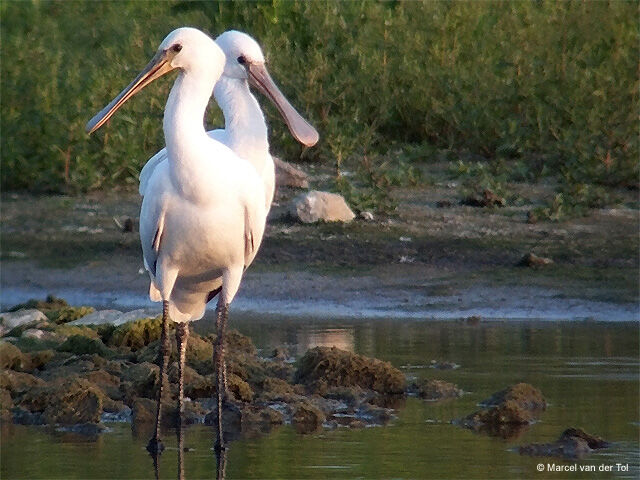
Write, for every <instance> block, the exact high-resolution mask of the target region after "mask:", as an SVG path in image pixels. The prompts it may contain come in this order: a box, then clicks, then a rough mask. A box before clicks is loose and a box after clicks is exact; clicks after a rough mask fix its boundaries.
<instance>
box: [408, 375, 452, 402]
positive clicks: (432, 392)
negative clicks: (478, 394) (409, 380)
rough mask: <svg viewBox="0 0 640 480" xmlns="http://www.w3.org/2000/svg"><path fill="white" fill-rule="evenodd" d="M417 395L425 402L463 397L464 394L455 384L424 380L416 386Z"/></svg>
mask: <svg viewBox="0 0 640 480" xmlns="http://www.w3.org/2000/svg"><path fill="white" fill-rule="evenodd" d="M415 389H416V391H417V394H418V396H419V397H420V398H422V399H424V400H442V399H445V398H458V397H461V396H462V394H463V392H462V390H461V389H459V388H458V387H457V386H456V385H455V384H453V383H449V382H445V381H443V380H433V379H424V380H422V381H420V382H418V383H417V384H416V386H415Z"/></svg>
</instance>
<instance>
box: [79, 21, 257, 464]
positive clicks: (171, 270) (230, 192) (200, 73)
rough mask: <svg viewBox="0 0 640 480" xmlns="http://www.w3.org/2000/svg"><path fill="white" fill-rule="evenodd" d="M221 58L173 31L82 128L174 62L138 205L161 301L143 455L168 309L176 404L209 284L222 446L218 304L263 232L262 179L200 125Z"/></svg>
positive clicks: (224, 302)
mask: <svg viewBox="0 0 640 480" xmlns="http://www.w3.org/2000/svg"><path fill="white" fill-rule="evenodd" d="M224 65H225V56H224V53H223V52H222V50H221V49H220V47H219V46H218V45H217V44H216V43H215V42H214V41H213V40H212V39H211V38H210V37H208V36H207V35H206V34H204V33H202V32H201V31H199V30H197V29H194V28H179V29H177V30H174V31H173V32H171V33H170V34H169V35H168V36H167V37H166V38H165V39H164V40H163V41H162V43H161V44H160V47H159V48H158V51H157V53H156V54H155V56H154V57H153V59H152V60H151V62H150V63H149V64H148V65H147V66H146V67H145V69H144V70H143V71H142V72H141V73H140V74H139V75H138V77H136V78H135V79H134V80H133V82H131V83H130V84H129V85H128V86H127V87H126V88H125V89H124V90H123V91H122V92H121V93H120V94H119V95H118V96H117V97H116V98H114V99H113V100H112V101H111V103H109V105H107V106H106V107H105V108H104V109H103V110H102V111H100V112H99V113H98V114H97V115H96V116H95V117H94V118H92V119H91V120H90V121H89V123H88V124H87V131H88V132H89V133H91V132H93V131H94V130H96V129H98V128H99V127H100V126H102V125H103V124H104V123H105V122H106V121H107V120H108V119H109V118H110V117H111V116H112V115H113V114H114V113H115V111H116V110H117V109H118V108H120V107H121V106H122V105H123V104H124V103H125V102H126V101H127V100H128V99H129V98H131V97H132V96H133V95H134V94H136V93H137V92H139V91H140V90H142V89H143V88H144V87H145V86H146V85H148V84H149V83H151V82H152V81H153V80H155V79H156V78H158V77H160V76H162V75H164V74H165V73H167V72H169V71H171V70H174V69H178V70H179V74H178V77H177V78H176V81H175V83H174V85H173V87H172V89H171V93H170V94H169V98H168V100H167V105H166V107H165V114H164V121H163V130H164V135H165V141H166V145H167V161H166V162H164V163H163V164H161V165H158V167H157V168H155V169H154V171H153V172H152V173H151V175H150V176H149V179H148V185H147V187H146V190H145V192H144V193H145V194H144V198H143V201H142V209H141V212H140V240H141V242H142V252H143V256H144V262H145V266H146V268H147V269H148V271H149V274H150V277H151V283H152V288H151V293H152V296H153V298H152V299H153V300H158V301H159V300H162V304H163V305H162V306H163V308H162V332H163V333H162V341H161V349H162V353H163V354H162V358H163V361H162V362H161V364H160V375H161V380H160V382H161V383H160V389H159V393H158V409H157V418H156V428H155V432H154V436H153V437H152V438H151V440H150V441H149V445H148V446H147V448H148V449H149V451H150V452H151V453H153V454H157V453H159V452H160V451H161V449H162V444H161V442H160V416H161V402H160V400H161V398H162V385H163V384H164V383H165V378H166V369H167V360H168V358H167V356H166V355H165V353H166V352H167V351H168V337H167V332H168V321H169V318H171V319H172V320H173V321H175V322H177V323H178V325H177V328H176V337H177V340H178V350H179V367H180V368H179V376H180V381H179V389H178V392H179V394H178V401H179V411H182V403H183V365H184V359H185V352H186V342H187V335H188V328H187V323H186V322H189V321H193V320H198V319H200V318H202V316H203V314H204V311H205V306H206V303H207V301H208V300H209V299H210V298H211V297H212V296H213V295H215V294H216V293H218V289H220V291H219V297H218V303H217V307H216V324H217V325H218V339H217V341H216V348H215V349H214V351H215V358H214V362H215V370H216V379H217V404H218V419H219V421H218V432H217V447H218V448H224V441H223V438H222V421H221V419H222V396H223V394H224V391H225V385H224V383H223V380H224V379H223V364H224V350H223V349H224V347H223V346H224V331H225V325H226V322H227V317H228V308H229V304H230V303H231V301H232V300H233V298H234V296H235V294H236V292H237V291H238V288H239V286H240V281H241V279H242V273H243V272H244V269H245V268H246V266H247V265H249V264H250V263H251V261H252V260H253V258H254V257H255V255H256V253H257V250H258V247H259V246H260V242H261V240H262V235H263V233H264V225H265V219H266V213H265V198H266V195H265V192H264V184H263V181H262V178H261V177H260V176H259V175H258V173H257V171H256V169H255V168H254V167H253V165H251V164H250V163H249V162H247V161H246V160H243V159H241V158H240V157H238V156H237V155H235V154H234V153H233V151H232V150H230V149H229V148H228V147H227V146H225V145H223V144H222V143H220V142H218V141H216V140H214V139H212V138H211V137H209V136H208V135H207V133H206V131H205V130H204V127H203V118H204V113H205V109H206V107H207V103H208V100H209V97H210V96H211V93H212V90H213V87H214V85H215V83H216V82H217V81H218V79H219V78H220V75H221V74H222V71H223V69H224ZM219 279H222V284H220V281H219ZM156 295H157V296H156Z"/></svg>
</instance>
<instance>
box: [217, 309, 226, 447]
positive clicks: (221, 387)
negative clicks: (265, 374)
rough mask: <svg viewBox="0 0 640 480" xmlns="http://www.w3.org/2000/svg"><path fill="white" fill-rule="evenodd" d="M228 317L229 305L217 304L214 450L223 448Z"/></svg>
mask: <svg viewBox="0 0 640 480" xmlns="http://www.w3.org/2000/svg"><path fill="white" fill-rule="evenodd" d="M228 315H229V305H228V304H221V303H218V307H217V308H216V330H217V334H218V337H217V339H216V345H215V348H214V350H213V366H214V369H215V372H216V400H217V407H218V424H217V427H218V429H217V438H216V445H215V448H216V450H223V449H224V448H225V444H224V439H223V436H222V403H223V401H224V399H225V397H226V396H227V374H226V370H227V367H226V364H225V360H224V332H225V328H226V326H227V317H228Z"/></svg>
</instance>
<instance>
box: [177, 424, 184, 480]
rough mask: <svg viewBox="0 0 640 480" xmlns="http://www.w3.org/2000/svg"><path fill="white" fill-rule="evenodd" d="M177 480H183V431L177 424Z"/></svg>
mask: <svg viewBox="0 0 640 480" xmlns="http://www.w3.org/2000/svg"><path fill="white" fill-rule="evenodd" d="M178 480H184V431H183V430H182V423H180V422H179V423H178Z"/></svg>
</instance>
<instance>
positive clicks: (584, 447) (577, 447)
mask: <svg viewBox="0 0 640 480" xmlns="http://www.w3.org/2000/svg"><path fill="white" fill-rule="evenodd" d="M609 446H610V444H609V442H606V441H604V440H603V439H602V438H600V437H597V436H595V435H591V434H590V433H587V432H585V431H584V430H582V429H580V428H568V429H566V430H565V431H564V432H562V434H561V435H560V437H559V438H558V440H556V441H555V442H553V443H532V444H530V445H524V446H521V447H520V448H519V449H518V450H519V453H520V454H521V455H529V456H534V457H562V458H568V459H576V458H583V457H585V456H586V455H588V454H589V453H591V452H592V451H594V450H600V449H603V448H608V447H609Z"/></svg>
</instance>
